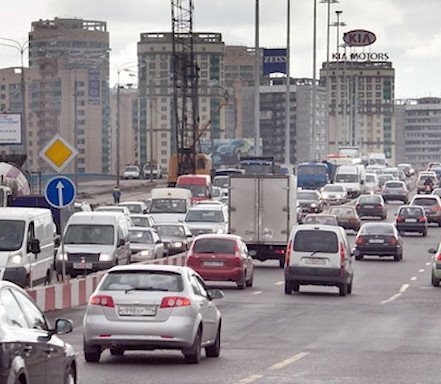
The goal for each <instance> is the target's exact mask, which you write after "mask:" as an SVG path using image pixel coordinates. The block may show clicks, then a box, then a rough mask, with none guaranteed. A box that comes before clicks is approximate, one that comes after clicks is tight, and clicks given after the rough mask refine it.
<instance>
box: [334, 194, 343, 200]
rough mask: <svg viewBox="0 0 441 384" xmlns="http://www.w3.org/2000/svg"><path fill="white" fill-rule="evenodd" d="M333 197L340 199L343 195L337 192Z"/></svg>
mask: <svg viewBox="0 0 441 384" xmlns="http://www.w3.org/2000/svg"><path fill="white" fill-rule="evenodd" d="M335 197H336V198H337V199H341V198H342V197H343V195H341V194H340V193H337V194H336V195H335Z"/></svg>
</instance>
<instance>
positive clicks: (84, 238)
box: [64, 224, 114, 245]
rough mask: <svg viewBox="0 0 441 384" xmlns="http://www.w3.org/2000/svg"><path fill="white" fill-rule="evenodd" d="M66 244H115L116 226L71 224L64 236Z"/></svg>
mask: <svg viewBox="0 0 441 384" xmlns="http://www.w3.org/2000/svg"><path fill="white" fill-rule="evenodd" d="M64 243H65V244H102V245H113V244H114V227H113V226H112V225H97V224H71V225H68V227H67V230H66V234H65V236H64Z"/></svg>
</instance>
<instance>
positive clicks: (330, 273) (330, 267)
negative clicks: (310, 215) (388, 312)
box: [285, 224, 354, 296]
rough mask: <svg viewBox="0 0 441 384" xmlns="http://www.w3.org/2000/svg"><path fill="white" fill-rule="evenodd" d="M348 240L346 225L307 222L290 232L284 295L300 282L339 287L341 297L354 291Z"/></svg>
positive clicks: (302, 283)
mask: <svg viewBox="0 0 441 384" xmlns="http://www.w3.org/2000/svg"><path fill="white" fill-rule="evenodd" d="M351 258H352V255H351V250H350V247H349V242H348V239H347V237H346V233H345V231H344V229H343V228H341V227H338V226H331V225H323V224H318V225H317V224H304V225H300V226H295V227H294V228H293V230H292V231H291V234H290V237H289V241H288V245H287V249H286V257H285V260H286V264H285V294H287V295H289V294H291V292H293V291H294V292H299V290H300V285H326V286H337V287H338V289H339V294H340V296H346V294H347V293H352V281H353V278H354V271H353V269H352V259H351Z"/></svg>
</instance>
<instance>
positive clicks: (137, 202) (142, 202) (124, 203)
mask: <svg viewBox="0 0 441 384" xmlns="http://www.w3.org/2000/svg"><path fill="white" fill-rule="evenodd" d="M128 204H143V205H144V204H145V202H144V201H140V200H138V201H121V203H118V206H125V205H128Z"/></svg>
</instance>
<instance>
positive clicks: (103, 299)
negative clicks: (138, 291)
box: [89, 295, 115, 308]
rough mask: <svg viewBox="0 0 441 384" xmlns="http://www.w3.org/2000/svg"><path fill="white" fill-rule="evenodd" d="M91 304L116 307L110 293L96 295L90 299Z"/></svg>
mask: <svg viewBox="0 0 441 384" xmlns="http://www.w3.org/2000/svg"><path fill="white" fill-rule="evenodd" d="M89 304H90V305H101V306H102V307H109V308H114V307H115V304H113V299H112V296H108V295H95V296H92V297H91V298H90V299H89Z"/></svg>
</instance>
